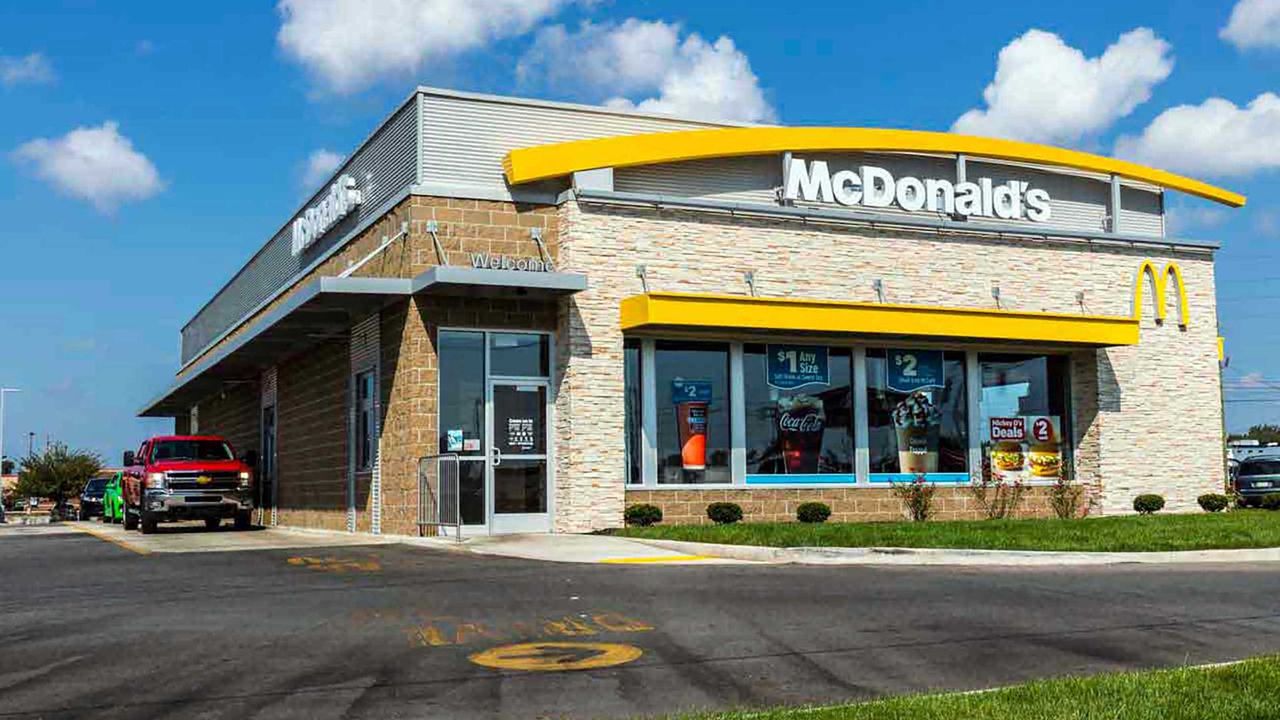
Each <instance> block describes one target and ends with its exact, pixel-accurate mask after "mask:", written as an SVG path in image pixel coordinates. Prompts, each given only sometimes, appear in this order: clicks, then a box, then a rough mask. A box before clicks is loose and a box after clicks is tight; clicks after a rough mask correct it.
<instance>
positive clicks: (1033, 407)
mask: <svg viewBox="0 0 1280 720" xmlns="http://www.w3.org/2000/svg"><path fill="white" fill-rule="evenodd" d="M978 364H979V366H980V367H981V372H982V397H981V400H980V405H979V407H980V408H981V416H980V419H979V420H980V423H979V432H980V433H981V435H980V437H981V440H982V470H983V474H984V475H986V476H989V477H991V478H993V479H997V480H999V479H1003V480H1005V481H1008V482H1012V481H1014V480H1023V481H1026V480H1056V479H1057V478H1058V477H1059V476H1060V475H1063V474H1064V473H1066V472H1069V470H1068V469H1069V468H1070V465H1071V463H1070V452H1071V448H1070V442H1069V441H1068V440H1067V438H1069V437H1070V435H1069V432H1070V427H1069V421H1070V418H1069V417H1068V413H1067V398H1068V395H1067V393H1068V387H1067V372H1068V368H1067V359H1066V358H1065V357H1063V356H1059V355H1006V354H985V353H984V354H982V355H979V356H978Z"/></svg>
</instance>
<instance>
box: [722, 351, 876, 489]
mask: <svg viewBox="0 0 1280 720" xmlns="http://www.w3.org/2000/svg"><path fill="white" fill-rule="evenodd" d="M850 362H851V356H850V352H849V351H848V350H847V349H844V348H827V347H824V346H820V345H794V344H788V345H772V344H771V345H747V346H745V347H744V348H743V357H742V372H743V389H744V397H745V403H744V404H745V412H746V428H747V438H746V441H747V442H746V454H747V482H752V477H751V476H753V475H766V476H793V477H794V481H795V482H803V481H805V480H809V481H822V480H823V479H826V480H827V481H829V482H853V477H851V475H852V474H853V472H854V468H853V457H854V445H853V403H852V398H853V394H852V390H851V381H850V379H851V377H852V371H851V365H850ZM814 475H827V476H831V477H830V478H814V477H812V476H814ZM762 481H763V482H787V481H788V480H787V479H786V478H783V477H771V478H763V479H762Z"/></svg>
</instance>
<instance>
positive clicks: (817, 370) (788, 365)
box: [765, 345, 831, 390]
mask: <svg viewBox="0 0 1280 720" xmlns="http://www.w3.org/2000/svg"><path fill="white" fill-rule="evenodd" d="M765 354H766V355H767V356H768V361H769V362H768V378H767V379H768V383H769V387H773V388H777V389H779V390H794V389H796V388H798V387H803V386H805V385H829V384H831V367H830V364H829V363H828V358H827V348H826V346H825V345H769V346H767V350H766V353H765Z"/></svg>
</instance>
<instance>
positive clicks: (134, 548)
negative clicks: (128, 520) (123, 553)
mask: <svg viewBox="0 0 1280 720" xmlns="http://www.w3.org/2000/svg"><path fill="white" fill-rule="evenodd" d="M71 527H72V528H73V529H75V530H79V531H80V532H82V533H85V534H87V535H92V536H94V537H96V538H98V539H99V540H106V541H107V542H109V543H111V544H112V545H115V546H117V547H122V548H124V549H125V550H128V551H130V552H135V553H138V554H139V555H150V554H151V551H150V550H148V549H147V548H144V547H141V546H139V545H134V544H133V543H131V542H129V541H127V540H122V539H120V538H118V537H112V536H110V535H108V534H106V533H104V532H102V531H100V530H96V529H92V528H89V527H87V526H83V525H72V526H71Z"/></svg>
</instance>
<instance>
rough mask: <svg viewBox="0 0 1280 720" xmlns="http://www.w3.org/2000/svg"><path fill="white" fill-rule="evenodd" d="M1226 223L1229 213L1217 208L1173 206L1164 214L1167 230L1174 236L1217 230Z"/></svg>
mask: <svg viewBox="0 0 1280 720" xmlns="http://www.w3.org/2000/svg"><path fill="white" fill-rule="evenodd" d="M1226 221H1227V212H1226V211H1225V210H1223V209H1222V208H1216V207H1196V206H1192V205H1171V206H1169V208H1168V209H1167V210H1165V214H1164V222H1165V229H1166V230H1167V231H1168V233H1169V234H1170V235H1174V236H1177V235H1182V234H1184V233H1187V232H1190V231H1192V230H1197V229H1207V228H1216V227H1218V226H1220V225H1222V224H1223V223H1224V222H1226Z"/></svg>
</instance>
